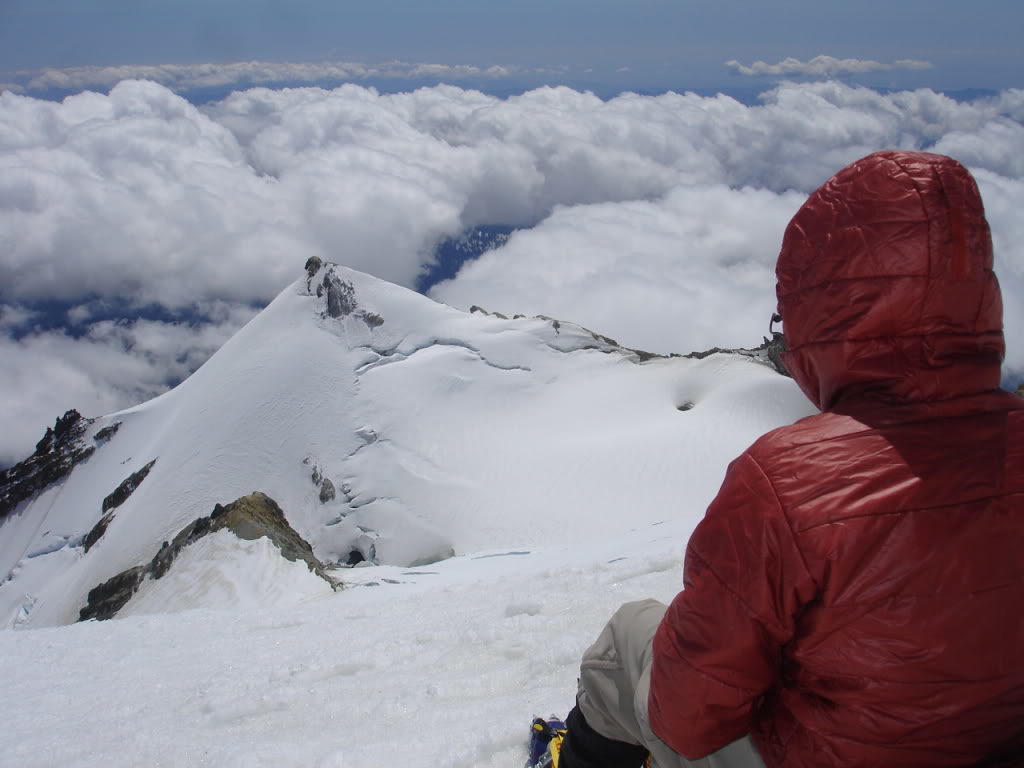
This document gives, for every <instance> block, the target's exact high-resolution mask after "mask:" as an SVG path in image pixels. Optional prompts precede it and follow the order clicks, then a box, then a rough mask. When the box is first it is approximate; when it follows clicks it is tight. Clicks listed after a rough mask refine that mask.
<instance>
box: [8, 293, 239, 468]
mask: <svg viewBox="0 0 1024 768" xmlns="http://www.w3.org/2000/svg"><path fill="white" fill-rule="evenodd" d="M254 313H255V310H253V309H251V308H247V307H241V306H231V305H220V306H218V307H215V308H212V311H211V312H210V314H209V315H207V316H206V319H205V322H202V323H196V324H190V323H170V322H157V321H150V320H132V321H111V320H102V321H98V322H95V323H88V322H85V323H77V325H79V326H80V327H79V328H76V329H75V330H81V331H84V333H83V334H82V335H81V336H79V337H76V336H72V335H70V334H69V333H67V332H65V331H61V330H49V331H30V332H28V333H27V334H25V335H21V336H20V337H19V338H16V339H15V338H12V337H9V336H8V337H6V338H0V359H2V360H3V365H2V366H0V393H2V394H3V404H4V406H3V407H4V412H3V424H4V429H3V438H2V440H0V465H3V464H9V463H13V462H16V461H19V460H20V459H22V458H24V457H25V456H26V455H28V454H29V453H31V451H32V446H33V445H34V444H35V442H36V441H37V440H39V438H40V437H42V432H43V430H44V428H45V427H46V426H48V425H49V424H52V422H53V419H54V418H56V417H57V416H59V415H61V414H62V413H64V412H65V411H66V410H68V409H69V408H77V409H78V410H79V411H80V412H82V413H84V414H87V415H100V414H104V413H109V412H111V411H114V410H117V409H120V408H124V407H126V406H127V405H131V404H133V403H139V402H143V401H144V400H148V399H149V398H152V397H155V396H156V395H158V394H160V393H162V392H164V391H166V390H167V388H168V387H169V386H172V385H174V384H175V383H177V382H179V381H181V380H182V379H184V378H185V377H187V376H188V375H189V374H191V373H192V372H193V371H195V370H196V369H197V368H198V367H199V366H200V365H202V364H203V362H205V361H206V359H207V358H208V357H209V356H210V355H212V354H213V353H214V352H216V351H217V349H219V348H220V346H221V345H222V344H223V343H224V342H225V341H227V340H228V339H229V338H231V336H232V335H233V334H234V333H235V332H236V331H237V330H238V329H239V328H241V327H242V326H243V325H244V324H245V323H246V322H248V320H250V319H251V318H252V316H253V314H254ZM85 317H87V315H86V316H85ZM80 319H84V318H80ZM31 320H32V313H29V312H26V311H24V310H22V309H18V308H15V307H0V328H4V329H5V330H9V329H11V327H12V326H19V327H21V330H22V331H24V328H25V326H26V325H30V324H31Z"/></svg>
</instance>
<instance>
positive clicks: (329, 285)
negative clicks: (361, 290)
mask: <svg viewBox="0 0 1024 768" xmlns="http://www.w3.org/2000/svg"><path fill="white" fill-rule="evenodd" d="M323 289H324V291H326V292H327V314H328V315H329V316H331V317H334V318H338V317H347V316H348V315H351V314H352V313H353V312H355V311H356V307H357V306H358V305H357V304H356V289H355V286H353V285H352V283H350V282H348V281H347V280H342V279H340V278H339V277H338V276H337V275H336V274H334V272H333V270H332V271H330V272H328V273H327V274H326V275H324V282H323Z"/></svg>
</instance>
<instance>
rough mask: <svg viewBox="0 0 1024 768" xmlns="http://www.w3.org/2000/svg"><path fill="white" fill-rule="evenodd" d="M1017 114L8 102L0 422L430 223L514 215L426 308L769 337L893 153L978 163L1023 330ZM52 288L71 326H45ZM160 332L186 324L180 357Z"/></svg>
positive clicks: (21, 445) (936, 100)
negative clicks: (844, 216)
mask: <svg viewBox="0 0 1024 768" xmlns="http://www.w3.org/2000/svg"><path fill="white" fill-rule="evenodd" d="M1022 120H1024V91H1020V90H1013V91H1006V92H1004V93H1002V94H1000V95H998V96H997V97H994V98H990V99H985V100H981V101H977V102H973V103H958V102H956V101H954V100H952V99H949V98H947V97H945V96H942V95H941V94H936V93H934V92H932V91H928V90H920V91H909V92H900V93H891V94H880V93H878V92H875V91H872V90H869V89H866V88H855V87H850V86H847V85H843V84H840V83H835V82H821V83H809V84H784V85H781V86H779V87H777V88H775V89H773V90H771V91H768V92H767V93H765V94H764V95H763V97H762V100H761V103H760V104H758V105H757V106H746V105H743V104H741V103H739V102H737V101H735V100H733V99H731V98H729V97H726V96H721V95H720V96H716V97H710V98H707V97H701V96H697V95H695V94H692V93H687V94H675V93H669V94H664V95H661V96H640V95H636V94H623V95H622V96H619V97H618V98H615V99H611V100H608V101H603V100H601V99H599V98H597V97H595V96H594V95H592V94H589V93H580V92H577V91H573V90H571V89H567V88H542V89H538V90H535V91H531V92H528V93H525V94H522V95H520V96H514V97H510V98H507V99H499V98H495V97H492V96H488V95H485V94H483V93H480V92H478V91H473V90H465V89H461V88H456V87H453V86H438V87H434V88H424V89H420V90H417V91H415V92H412V93H399V94H390V95H384V94H380V93H378V92H377V91H375V90H373V89H369V88H363V87H360V86H357V85H352V84H349V85H345V86H342V87H340V88H337V89H333V90H323V89H319V88H293V89H285V90H270V89H266V88H257V89H251V90H248V91H241V92H236V93H234V94H232V95H231V96H229V97H228V98H226V99H225V100H224V101H222V102H218V103H215V104H211V105H208V106H206V107H203V108H196V107H194V106H192V105H190V104H189V103H188V102H186V101H185V100H183V99H182V98H180V97H179V96H177V95H175V94H174V93H173V92H172V91H171V90H169V89H168V88H165V87H163V86H161V85H158V84H156V83H152V82H141V81H126V82H123V83H120V84H119V85H117V86H116V87H114V88H113V89H112V90H111V91H110V93H109V94H107V95H102V94H96V93H82V94H78V95H75V96H72V97H69V98H67V99H65V100H64V101H63V102H61V103H54V102H48V101H42V100H37V99H33V98H29V97H25V96H19V95H16V94H13V93H5V94H3V95H0V305H4V307H5V309H4V310H3V313H2V314H0V330H2V331H4V333H5V334H7V341H6V342H4V345H5V346H4V349H3V354H4V361H5V366H4V374H3V375H2V376H0V396H2V397H3V398H4V399H3V402H5V403H8V404H10V405H8V406H6V407H5V417H4V418H5V420H12V419H14V416H13V415H12V414H14V413H15V412H16V413H17V419H18V420H19V421H22V422H24V423H25V424H26V425H29V426H26V427H25V429H24V430H21V431H17V435H15V432H16V430H13V429H11V430H5V431H4V434H3V436H2V437H0V462H2V461H4V460H5V457H6V460H10V458H11V457H13V456H16V455H19V454H24V453H27V452H28V451H30V450H31V442H32V440H34V439H38V435H39V434H41V432H42V430H43V428H44V427H45V425H46V424H47V423H52V420H53V418H54V416H55V415H57V413H58V412H60V411H61V410H62V409H63V408H65V407H69V406H71V405H76V404H77V405H78V407H80V408H81V409H82V410H83V411H89V412H92V413H97V412H99V411H104V410H109V409H111V408H114V407H119V406H127V405H130V404H132V402H133V400H135V399H138V398H141V397H145V396H149V395H150V394H152V393H154V392H156V391H158V390H159V389H160V388H161V387H163V386H166V383H167V382H168V381H172V380H175V379H176V378H180V376H181V375H186V374H187V372H188V370H191V369H192V368H194V367H195V365H197V364H198V363H199V362H200V361H201V360H202V359H204V357H205V355H207V354H208V353H209V352H210V351H212V349H213V348H215V343H217V340H219V339H221V338H223V337H224V335H225V334H226V333H229V332H230V330H231V329H233V328H235V327H237V325H238V321H237V318H236V319H235V320H230V319H224V318H218V317H215V316H214V315H212V314H210V313H209V312H208V310H207V309H206V308H207V307H209V306H213V305H217V306H226V307H236V308H241V307H247V306H250V305H253V304H259V303H262V302H266V301H267V300H269V299H270V298H271V297H272V296H273V295H275V294H276V293H277V292H278V291H279V290H280V289H281V288H283V287H284V285H286V284H287V283H288V282H290V281H291V280H293V279H294V278H295V277H296V276H297V274H298V273H299V270H300V269H301V266H302V264H303V262H304V261H305V259H306V258H307V257H308V256H310V255H314V254H315V255H318V256H321V257H323V258H327V259H331V260H335V261H339V262H342V263H345V264H348V265H349V266H352V267H354V268H356V269H360V270H363V271H366V272H370V273H371V274H375V275H378V276H380V277H383V278H385V279H388V280H392V281H394V282H397V283H400V284H403V285H406V286H412V285H414V284H415V283H416V280H417V277H418V276H419V275H420V274H421V273H422V271H423V269H424V267H425V266H426V265H427V264H428V263H429V261H430V259H431V256H432V253H433V251H434V248H435V246H436V244H437V243H438V242H439V241H440V240H442V239H444V238H446V237H451V236H454V235H457V234H458V233H460V232H461V231H463V230H464V229H465V228H467V227H472V226H477V225H487V224H501V225H507V226H514V227H519V228H520V231H518V232H516V233H515V234H513V235H512V237H511V238H510V239H509V240H508V242H507V243H506V244H505V245H504V246H502V247H500V248H497V249H495V250H493V251H490V252H488V253H487V254H486V255H484V256H483V257H482V258H481V259H479V260H478V261H477V262H475V263H473V264H470V265H467V266H466V267H465V268H464V269H463V270H462V272H461V273H460V274H459V275H458V276H457V277H456V278H455V279H454V280H452V281H450V282H447V283H444V284H442V285H439V286H437V287H436V288H435V289H434V291H433V295H434V296H435V297H437V298H440V299H442V300H444V301H448V302H450V303H453V304H455V305H458V306H462V307H468V306H470V305H471V304H479V305H481V306H484V307H486V308H488V309H492V310H499V311H504V312H508V313H516V312H523V313H531V314H532V313H542V314H546V315H551V316H554V317H559V318H562V319H566V320H572V321H576V322H580V323H583V324H585V325H587V326H589V327H591V328H593V329H594V330H596V331H599V332H601V333H605V334H607V335H610V336H613V337H616V338H618V339H619V341H621V342H623V343H626V344H629V345H631V346H635V347H639V348H647V349H652V350H654V351H663V352H669V351H679V352H688V351H691V350H694V349H702V348H706V347H710V346H715V345H720V346H726V345H728V346H735V345H748V344H755V343H757V342H758V341H759V340H760V336H761V334H762V333H763V332H764V330H766V318H767V316H768V314H769V313H770V311H771V309H772V304H773V301H772V294H773V279H772V267H773V263H774V259H775V255H776V253H777V250H778V245H779V241H780V239H781V234H782V230H783V228H784V226H785V224H786V221H787V219H788V218H789V216H790V215H791V214H792V212H793V211H794V210H795V209H796V207H797V206H798V205H799V204H800V202H801V200H802V199H803V198H804V197H805V196H806V195H807V193H809V192H810V191H812V190H813V189H814V188H815V187H817V186H818V185H819V184H821V183H822V182H823V181H824V180H825V179H826V178H827V177H828V176H829V175H831V174H832V173H833V172H835V171H836V170H837V169H839V168H840V167H842V166H844V165H846V164H847V163H849V162H850V161H852V160H854V159H856V158H857V157H860V156H862V155H865V154H867V153H869V152H872V151H875V150H878V149H885V148H894V147H899V148H905V149H917V150H932V151H939V152H945V153H948V154H951V155H953V156H955V157H957V158H959V159H960V160H962V161H963V162H964V163H965V164H966V165H967V166H968V167H969V168H971V170H972V171H974V172H975V174H976V176H977V178H978V180H979V183H980V185H981V188H982V192H983V194H984V196H985V199H986V204H987V206H988V212H989V216H990V219H991V222H992V226H993V234H994V238H995V242H996V246H997V249H998V253H999V262H998V267H999V270H1000V278H1001V279H1002V281H1003V285H1004V288H1005V290H1006V292H1007V301H1006V307H1007V326H1008V329H1009V331H1010V333H1011V339H1012V338H1013V337H1014V336H1017V337H1020V334H1021V333H1024V306H1022V303H1021V301H1020V299H1019V298H1018V297H1024V245H1022V243H1024V231H1022V224H1021V222H1020V217H1019V211H1020V210H1021V209H1022V207H1024V155H1022V153H1021V152H1020V147H1022V146H1024V125H1022ZM103 302H108V303H110V304H113V305H117V306H122V307H126V308H127V309H126V310H125V315H124V316H125V317H126V318H127V319H128V320H131V319H132V314H131V307H133V306H136V307H157V308H159V309H162V310H165V311H166V312H169V313H172V314H174V313H178V314H179V315H181V316H186V317H190V318H201V319H199V320H193V321H192V322H191V324H179V325H180V326H181V327H180V329H178V330H175V329H174V328H173V327H172V324H167V323H163V324H161V325H153V326H146V325H144V324H143V325H139V324H138V323H145V322H154V321H141V320H140V321H138V323H137V324H136V325H134V326H131V325H129V326H126V325H125V324H124V323H121V324H118V323H116V322H113V321H111V319H110V317H109V313H107V314H103V313H96V312H95V311H93V309H92V308H94V307H96V306H100V305H102V303H103ZM54 303H57V304H58V305H60V306H65V307H66V308H67V309H68V315H67V318H66V319H67V326H68V328H71V329H72V330H73V331H74V334H75V337H72V336H69V335H65V334H63V333H62V332H60V331H37V332H33V331H32V330H31V328H32V327H33V326H32V323H33V322H35V320H36V319H35V318H34V315H33V313H35V312H37V311H40V307H52V305H53V304H54ZM238 311H239V312H242V310H241V309H239V310H238ZM246 311H247V310H246ZM239 316H241V315H239ZM104 318H105V319H104ZM103 323H110V325H102V324H103ZM206 326H211V328H212V335H211V336H210V337H204V336H201V333H202V331H203V329H204V328H205V327H206ZM40 327H43V326H40ZM47 327H50V326H47ZM126 327H130V328H131V329H132V331H131V334H132V335H131V340H132V343H127V342H126V341H125V336H124V334H125V333H126V331H125V328H126ZM143 331H146V332H147V334H149V335H148V336H147V337H146V338H147V339H155V337H157V336H159V335H160V334H163V333H167V334H169V338H171V339H173V342H172V343H173V345H174V347H173V350H172V351H173V354H172V353H171V351H168V353H167V354H166V355H162V353H160V354H158V353H156V352H154V351H152V345H153V344H155V341H147V342H145V343H143V342H140V341H139V340H138V339H139V338H140V337H141V334H142V332H143ZM79 337H80V338H79ZM1017 350H1021V351H1020V352H1018V351H1017ZM94 358H95V359H97V360H103V361H109V365H107V367H108V368H109V369H110V370H112V371H117V372H118V373H117V375H116V376H105V375H102V373H101V371H102V366H99V367H96V366H92V365H91V363H90V362H89V361H90V360H92V359H94ZM172 360H173V361H179V360H180V361H183V362H181V363H180V364H179V363H178V362H175V363H174V365H171V361H172ZM8 361H10V362H8ZM104 364H105V365H106V364H107V363H104ZM1009 364H1010V366H1011V368H1015V369H1016V370H1024V346H1022V345H1013V343H1012V341H1011V347H1010V355H1009ZM33 376H35V377H37V379H39V378H40V377H42V378H46V379H47V380H48V381H50V382H51V383H50V384H49V385H48V387H47V391H48V392H49V394H48V395H47V398H49V399H46V398H42V396H39V397H36V398H35V399H31V398H29V399H28V400H27V399H26V398H27V396H26V395H25V394H24V391H22V390H23V388H24V387H25V382H26V381H27V380H28V379H27V378H26V377H29V378H31V377H33ZM51 395H52V396H51ZM31 425H35V426H34V427H33V426H31ZM26 435H27V437H26ZM29 438H31V439H29Z"/></svg>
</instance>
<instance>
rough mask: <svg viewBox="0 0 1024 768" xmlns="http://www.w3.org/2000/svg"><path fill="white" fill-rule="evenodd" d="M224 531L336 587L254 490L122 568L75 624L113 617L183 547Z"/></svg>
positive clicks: (165, 568)
mask: <svg viewBox="0 0 1024 768" xmlns="http://www.w3.org/2000/svg"><path fill="white" fill-rule="evenodd" d="M225 529H226V530H229V531H231V532H232V533H234V534H235V535H236V536H237V537H238V538H240V539H244V540H246V541H254V540H256V539H259V538H262V537H264V536H266V537H267V538H269V539H270V540H271V542H273V543H274V545H275V546H276V547H277V548H278V549H279V550H280V551H281V556H282V557H284V558H285V559H287V560H290V561H292V562H294V561H296V560H302V561H303V562H305V563H306V565H307V566H308V567H309V570H310V571H312V572H313V573H315V574H316V575H317V576H319V577H320V578H322V579H323V580H324V581H326V582H327V583H328V584H330V586H331V588H332V589H339V588H340V587H341V584H340V583H339V582H338V581H337V580H336V579H334V578H333V577H332V576H330V575H329V574H328V572H327V568H326V566H325V565H324V564H323V563H322V562H320V560H318V559H317V557H316V556H315V555H314V554H313V548H312V547H311V546H310V545H309V542H307V541H306V540H305V539H303V538H302V536H300V535H299V534H298V533H297V532H296V531H295V529H294V528H292V527H291V525H290V524H289V523H288V520H287V518H286V517H285V514H284V512H283V511H282V510H281V508H280V507H279V506H278V505H277V503H276V502H275V501H274V500H273V499H272V498H270V497H269V496H267V495H266V494H265V493H261V492H259V491H254V492H253V493H251V494H249V495H248V496H243V497H241V498H240V499H236V500H235V501H233V502H231V503H230V504H228V505H227V506H222V505H220V504H217V505H216V506H215V507H214V508H213V512H211V513H210V514H209V515H208V516H206V517H200V518H198V519H196V520H194V521H193V522H192V523H189V524H188V525H187V526H185V527H184V528H183V529H182V530H181V531H179V532H178V534H177V535H176V536H175V537H174V538H173V539H172V540H171V541H169V542H168V541H165V542H164V543H163V546H161V547H160V551H159V552H157V553H156V555H155V556H154V557H153V559H152V560H150V561H149V562H148V563H146V564H145V565H138V566H135V567H133V568H129V569H127V570H124V571H122V572H121V573H119V574H117V575H116V576H113V577H112V578H110V579H108V580H107V581H105V582H103V583H102V584H99V585H97V586H96V587H94V588H93V589H92V590H90V591H89V595H88V598H87V601H86V604H85V606H84V607H83V608H82V609H81V611H80V612H79V621H87V620H89V619H99V620H103V619H110V618H113V617H114V616H116V615H117V612H118V611H119V610H121V608H123V607H124V606H125V605H126V604H127V603H128V601H129V600H131V598H132V595H134V594H135V592H136V591H138V589H139V587H140V586H141V584H142V582H143V581H144V580H145V579H147V578H152V579H159V578H161V577H162V576H164V575H165V574H166V573H167V572H168V571H169V570H170V568H171V566H172V564H173V563H174V560H175V558H177V556H178V555H179V554H180V553H181V551H182V550H183V549H184V548H185V547H187V546H189V545H190V544H193V543H195V542H196V541H199V540H200V539H202V538H203V537H204V536H208V535H210V534H211V533H215V532H217V531H220V530H225Z"/></svg>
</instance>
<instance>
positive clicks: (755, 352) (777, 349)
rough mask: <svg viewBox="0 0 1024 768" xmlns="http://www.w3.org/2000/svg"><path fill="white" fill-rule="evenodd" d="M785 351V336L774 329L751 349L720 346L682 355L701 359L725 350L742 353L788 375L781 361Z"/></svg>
mask: <svg viewBox="0 0 1024 768" xmlns="http://www.w3.org/2000/svg"><path fill="white" fill-rule="evenodd" d="M785 351H786V338H785V336H783V335H782V334H781V333H779V332H778V331H776V332H774V333H772V338H771V339H769V338H767V337H764V338H763V340H762V342H761V346H759V347H754V348H753V349H745V348H740V349H723V348H721V347H714V348H712V349H708V350H705V351H704V352H691V353H690V354H688V355H683V357H690V358H695V359H697V360H703V359H704V358H705V357H708V356H709V355H714V354H716V353H718V352H725V353H728V354H731V355H742V356H743V357H750V358H753V359H754V360H757V361H758V362H761V363H764V364H765V365H767V366H769V367H771V368H774V369H775V371H776V373H781V374H782V375H783V376H789V371H787V370H786V366H785V364H784V363H783V362H782V353H783V352H785Z"/></svg>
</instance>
